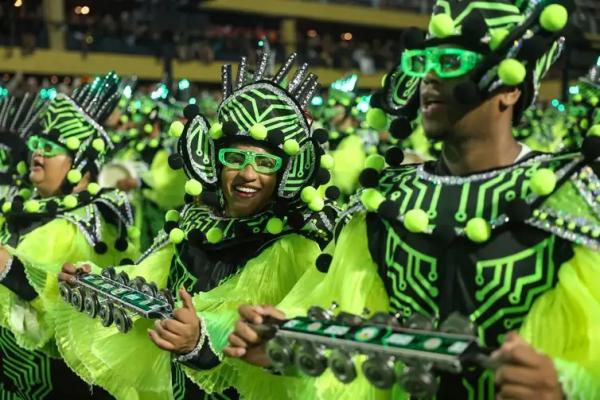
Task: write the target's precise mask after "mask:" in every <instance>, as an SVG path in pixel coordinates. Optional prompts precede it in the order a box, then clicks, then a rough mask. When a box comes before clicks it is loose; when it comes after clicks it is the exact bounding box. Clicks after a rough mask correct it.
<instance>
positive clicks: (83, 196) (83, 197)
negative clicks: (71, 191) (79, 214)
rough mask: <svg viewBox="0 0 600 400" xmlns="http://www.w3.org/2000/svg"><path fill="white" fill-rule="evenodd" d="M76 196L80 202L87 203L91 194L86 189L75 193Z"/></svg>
mask: <svg viewBox="0 0 600 400" xmlns="http://www.w3.org/2000/svg"><path fill="white" fill-rule="evenodd" d="M77 198H78V200H79V202H80V203H89V202H90V200H91V199H92V195H91V194H90V192H88V191H87V190H84V191H83V192H80V193H79V194H78V195H77Z"/></svg>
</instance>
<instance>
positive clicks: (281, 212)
mask: <svg viewBox="0 0 600 400" xmlns="http://www.w3.org/2000/svg"><path fill="white" fill-rule="evenodd" d="M289 210H290V205H289V204H288V203H287V202H285V201H278V202H276V203H275V204H274V205H273V212H274V213H275V215H276V216H277V217H279V218H283V217H285V216H286V215H287V213H288V211H289Z"/></svg>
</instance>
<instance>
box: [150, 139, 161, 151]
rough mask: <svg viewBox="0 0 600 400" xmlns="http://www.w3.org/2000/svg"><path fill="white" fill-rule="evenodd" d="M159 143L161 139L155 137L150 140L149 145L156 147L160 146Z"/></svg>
mask: <svg viewBox="0 0 600 400" xmlns="http://www.w3.org/2000/svg"><path fill="white" fill-rule="evenodd" d="M159 143H160V141H159V140H158V139H156V138H154V139H152V140H150V142H148V146H150V147H151V148H153V149H155V148H157V147H158V144H159Z"/></svg>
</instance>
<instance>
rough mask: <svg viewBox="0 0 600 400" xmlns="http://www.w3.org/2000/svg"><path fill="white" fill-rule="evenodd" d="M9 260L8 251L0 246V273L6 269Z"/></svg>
mask: <svg viewBox="0 0 600 400" xmlns="http://www.w3.org/2000/svg"><path fill="white" fill-rule="evenodd" d="M9 258H10V254H8V250H6V248H5V247H4V246H0V273H2V272H3V271H4V270H5V269H6V265H7V264H8V259H9Z"/></svg>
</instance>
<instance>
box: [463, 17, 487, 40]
mask: <svg viewBox="0 0 600 400" xmlns="http://www.w3.org/2000/svg"><path fill="white" fill-rule="evenodd" d="M461 31H462V36H464V37H466V38H469V41H472V42H474V43H477V42H479V41H480V40H481V38H482V37H484V36H485V34H486V33H487V24H486V23H485V19H484V18H483V15H482V14H481V13H477V12H475V13H471V14H470V15H469V16H468V17H467V18H466V19H465V20H464V22H463V24H462V27H461Z"/></svg>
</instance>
